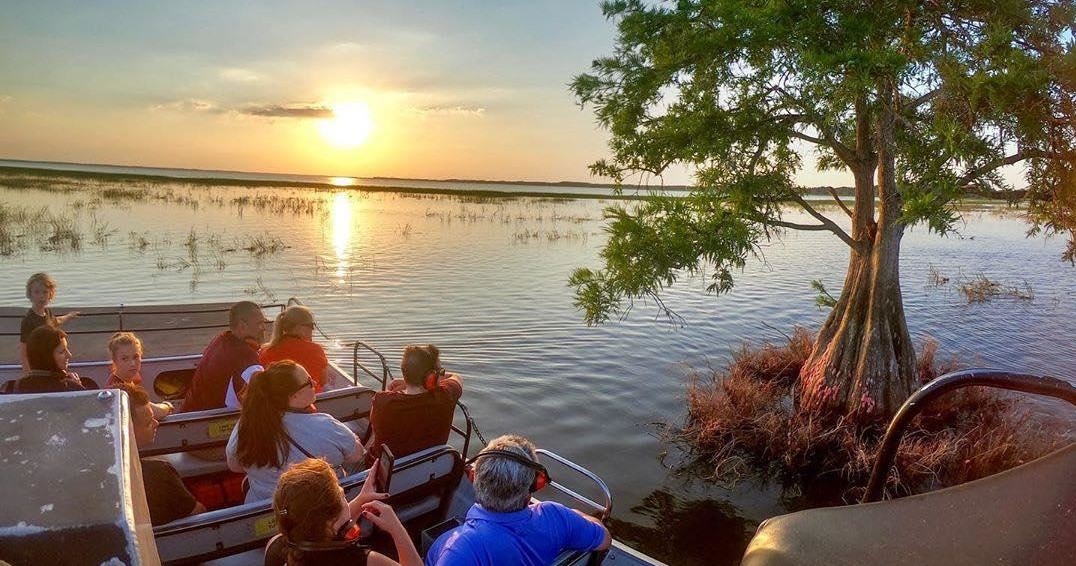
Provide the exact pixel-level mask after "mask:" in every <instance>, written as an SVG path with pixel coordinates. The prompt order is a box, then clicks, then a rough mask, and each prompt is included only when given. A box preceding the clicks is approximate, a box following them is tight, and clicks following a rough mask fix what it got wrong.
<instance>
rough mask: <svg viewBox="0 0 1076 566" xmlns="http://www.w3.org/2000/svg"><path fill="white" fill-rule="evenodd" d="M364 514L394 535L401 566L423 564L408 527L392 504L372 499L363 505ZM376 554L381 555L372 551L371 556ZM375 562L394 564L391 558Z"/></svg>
mask: <svg viewBox="0 0 1076 566" xmlns="http://www.w3.org/2000/svg"><path fill="white" fill-rule="evenodd" d="M362 515H363V517H366V518H367V519H369V520H370V522H371V523H373V524H374V526H376V527H377V528H379V529H381V530H383V531H385V532H386V533H388V534H389V536H391V537H392V542H393V543H395V544H396V554H398V555H399V556H400V564H401V566H422V557H421V556H419V555H418V550H415V544H414V543H413V542H411V537H410V536H408V534H407V529H405V528H404V526H403V525H402V524H401V523H400V518H399V517H397V516H396V512H395V511H393V510H392V507H391V506H389V505H386V504H385V503H384V502H382V501H371V502H369V503H367V504H365V505H363V506H362ZM375 556H381V555H379V554H377V553H374V552H371V553H370V558H374V557H375ZM382 558H383V557H382ZM374 564H382V565H384V564H393V562H392V561H391V560H389V561H388V562H381V561H380V559H377V560H375V562H374Z"/></svg>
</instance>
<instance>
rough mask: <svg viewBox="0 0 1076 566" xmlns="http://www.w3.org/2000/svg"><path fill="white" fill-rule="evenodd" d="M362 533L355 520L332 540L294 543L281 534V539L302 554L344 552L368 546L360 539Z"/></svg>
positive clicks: (348, 522) (343, 526)
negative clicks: (327, 551)
mask: <svg viewBox="0 0 1076 566" xmlns="http://www.w3.org/2000/svg"><path fill="white" fill-rule="evenodd" d="M360 536H361V533H360V531H359V526H358V525H357V524H356V523H355V521H354V520H353V519H348V520H347V522H346V523H344V524H343V525H341V526H340V528H339V529H337V531H336V535H335V536H334V537H333V539H332V540H323V541H318V542H312V541H305V540H299V541H293V540H291V539H290V538H288V537H287V536H286V535H284V534H281V535H280V538H282V539H284V544H286V545H288V547H289V548H294V549H295V550H299V551H302V552H317V551H319V550H343V549H345V548H350V547H353V546H354V547H360V548H363V547H366V546H368V545H365V544H363V543H362V542H360V541H361V539H360Z"/></svg>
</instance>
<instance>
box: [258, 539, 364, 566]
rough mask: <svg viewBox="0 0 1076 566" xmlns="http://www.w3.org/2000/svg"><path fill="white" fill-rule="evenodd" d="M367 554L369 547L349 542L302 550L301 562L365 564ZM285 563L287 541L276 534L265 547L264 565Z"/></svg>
mask: <svg viewBox="0 0 1076 566" xmlns="http://www.w3.org/2000/svg"><path fill="white" fill-rule="evenodd" d="M369 555H370V549H369V547H366V546H363V545H361V544H349V545H347V546H345V547H344V548H339V549H333V550H315V551H309V550H308V551H304V552H303V563H304V564H307V565H308V566H365V564H366V557H367V556H369ZM287 563H288V543H286V542H284V537H283V536H281V535H277V536H275V537H273V538H272V539H270V540H269V545H268V546H266V547H265V566H284V565H285V564H287Z"/></svg>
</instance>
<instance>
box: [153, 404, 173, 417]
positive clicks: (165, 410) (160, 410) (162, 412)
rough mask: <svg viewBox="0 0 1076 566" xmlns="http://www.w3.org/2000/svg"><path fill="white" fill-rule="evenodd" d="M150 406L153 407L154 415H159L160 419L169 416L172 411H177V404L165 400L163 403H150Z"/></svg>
mask: <svg viewBox="0 0 1076 566" xmlns="http://www.w3.org/2000/svg"><path fill="white" fill-rule="evenodd" d="M150 406H151V407H153V416H155V417H157V418H158V419H160V418H163V417H167V416H168V415H171V414H172V413H174V412H176V407H175V405H172V404H171V403H169V402H168V401H163V402H161V403H150Z"/></svg>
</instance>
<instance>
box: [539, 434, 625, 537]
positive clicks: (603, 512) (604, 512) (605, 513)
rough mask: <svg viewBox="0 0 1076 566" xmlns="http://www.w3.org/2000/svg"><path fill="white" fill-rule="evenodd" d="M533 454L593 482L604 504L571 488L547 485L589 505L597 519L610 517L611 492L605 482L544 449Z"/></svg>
mask: <svg viewBox="0 0 1076 566" xmlns="http://www.w3.org/2000/svg"><path fill="white" fill-rule="evenodd" d="M535 452H536V453H538V454H540V455H542V456H545V457H546V458H549V459H550V460H553V461H555V462H558V463H560V464H561V465H563V466H564V467H566V468H568V469H570V470H572V471H574V472H577V473H579V474H581V475H583V476H584V477H586V478H587V479H589V480H590V481H592V482H594V484H595V485H597V486H598V489H599V490H601V492H602V496H603V497H604V498H605V503H604V504H601V503H598V502H596V501H594V500H593V499H590V498H589V497H587V496H585V495H583V494H581V493H579V492H577V491H575V490H573V489H571V488H568V487H566V486H565V485H564V484H561V483H558V482H555V481H550V482H549V485H550V486H551V487H553V488H554V489H556V490H557V491H559V492H561V493H563V494H564V495H567V496H568V497H570V498H572V499H574V500H576V501H578V502H580V503H583V504H584V505H589V506H590V507H592V508H594V510H595V511H598V512H599V513H600V515H599V517H598V518H599V519H601V520H603V521H604V520H606V519H608V518H609V517H610V516H611V514H612V513H613V492H612V491H610V490H609V486H608V485H607V484H606V483H605V480H603V479H601V478H600V477H599V476H598V474H595V473H594V472H592V471H590V470H588V469H586V468H584V467H583V466H580V465H579V464H576V463H575V462H573V461H571V460H569V459H567V458H565V457H563V456H560V455H558V454H556V453H554V452H550V451H549V450H546V449H544V448H539V449H537V450H535Z"/></svg>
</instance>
